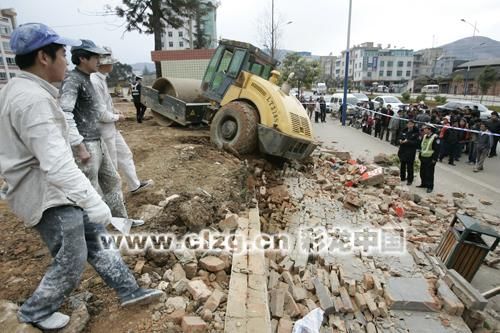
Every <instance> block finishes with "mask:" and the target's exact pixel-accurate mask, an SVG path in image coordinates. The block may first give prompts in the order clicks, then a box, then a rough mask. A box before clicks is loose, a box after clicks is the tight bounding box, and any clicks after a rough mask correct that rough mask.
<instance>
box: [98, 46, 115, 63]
mask: <svg viewBox="0 0 500 333" xmlns="http://www.w3.org/2000/svg"><path fill="white" fill-rule="evenodd" d="M102 48H103V49H104V50H106V52H107V53H106V54H103V55H101V56H100V57H99V65H113V64H116V63H117V62H118V60H116V59H115V58H113V56H112V54H113V52H112V51H111V48H110V47H108V46H103V47H102Z"/></svg>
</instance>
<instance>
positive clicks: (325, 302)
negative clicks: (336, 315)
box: [313, 277, 333, 311]
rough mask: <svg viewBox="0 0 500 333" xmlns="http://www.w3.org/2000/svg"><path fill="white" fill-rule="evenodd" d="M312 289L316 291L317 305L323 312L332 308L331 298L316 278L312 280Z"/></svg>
mask: <svg viewBox="0 0 500 333" xmlns="http://www.w3.org/2000/svg"><path fill="white" fill-rule="evenodd" d="M313 284H314V288H315V289H316V296H318V299H319V304H320V306H321V308H322V309H323V310H325V311H326V310H327V309H329V308H331V307H333V302H332V297H331V295H330V292H329V291H328V289H326V287H325V286H324V285H323V284H322V283H321V282H320V280H319V279H318V278H317V277H316V278H314V279H313Z"/></svg>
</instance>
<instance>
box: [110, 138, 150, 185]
mask: <svg viewBox="0 0 500 333" xmlns="http://www.w3.org/2000/svg"><path fill="white" fill-rule="evenodd" d="M103 139H104V142H105V143H106V148H107V149H108V152H109V156H110V158H111V161H112V162H113V166H114V167H115V169H116V170H118V171H119V172H120V173H121V174H122V175H123V177H124V178H125V181H126V183H127V187H128V190H129V191H133V190H136V189H137V188H138V187H139V185H141V182H140V180H139V178H138V177H137V173H136V171H135V165H134V158H133V155H132V152H131V151H130V148H129V147H128V145H127V143H126V142H125V139H124V138H123V136H122V135H121V133H120V132H119V131H117V130H116V131H113V134H112V135H109V136H106V137H105V136H103Z"/></svg>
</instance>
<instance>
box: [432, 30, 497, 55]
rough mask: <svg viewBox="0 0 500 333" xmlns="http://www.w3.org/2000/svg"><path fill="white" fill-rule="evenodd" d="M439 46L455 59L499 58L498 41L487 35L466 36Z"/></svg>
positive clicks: (445, 53)
mask: <svg viewBox="0 0 500 333" xmlns="http://www.w3.org/2000/svg"><path fill="white" fill-rule="evenodd" d="M440 47H441V48H442V49H443V53H444V55H446V56H452V57H455V58H456V59H457V60H477V59H491V58H500V42H499V41H496V40H494V39H491V38H488V37H482V36H475V37H466V38H462V39H459V40H456V41H454V42H452V43H449V44H445V45H443V46H440Z"/></svg>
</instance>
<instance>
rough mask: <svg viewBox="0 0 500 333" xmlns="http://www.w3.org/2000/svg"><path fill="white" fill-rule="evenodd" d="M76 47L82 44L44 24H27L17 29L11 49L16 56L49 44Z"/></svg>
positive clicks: (11, 40) (11, 38)
mask: <svg viewBox="0 0 500 333" xmlns="http://www.w3.org/2000/svg"><path fill="white" fill-rule="evenodd" d="M52 43H56V44H61V45H69V46H76V45H80V44H81V42H80V41H79V40H77V39H69V38H64V37H61V36H59V35H58V34H57V33H56V32H55V31H54V30H52V29H51V28H49V27H48V26H46V25H45V24H43V23H26V24H22V25H20V26H19V27H17V28H16V29H15V30H14V31H13V32H12V35H11V37H10V48H11V49H12V51H13V52H14V53H15V54H16V55H23V54H28V53H30V52H32V51H35V50H38V49H40V48H42V47H44V46H47V45H49V44H52Z"/></svg>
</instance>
